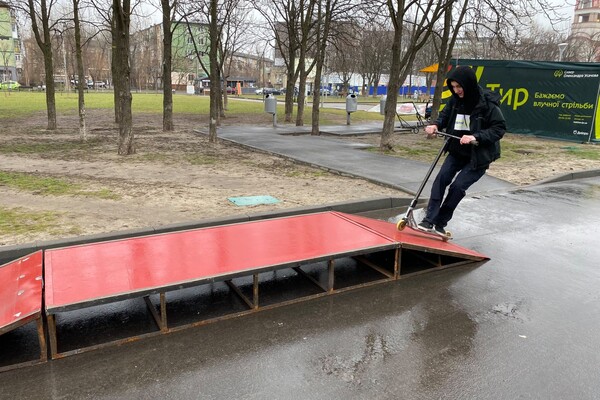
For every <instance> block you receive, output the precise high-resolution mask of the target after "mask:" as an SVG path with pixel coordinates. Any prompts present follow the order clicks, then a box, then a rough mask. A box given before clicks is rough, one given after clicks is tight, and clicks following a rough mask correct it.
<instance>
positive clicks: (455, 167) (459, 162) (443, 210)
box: [423, 154, 486, 228]
mask: <svg viewBox="0 0 600 400" xmlns="http://www.w3.org/2000/svg"><path fill="white" fill-rule="evenodd" d="M485 171H486V169H485V168H481V169H473V168H472V167H471V162H470V160H463V159H460V158H457V157H454V156H453V155H452V154H448V156H446V159H445V160H444V163H443V164H442V168H441V169H440V172H439V173H438V174H437V176H436V177H435V180H434V181H433V186H432V188H431V197H430V198H429V204H428V205H427V215H426V216H425V218H424V219H423V220H424V221H426V222H430V223H432V224H434V225H436V226H439V227H442V228H443V227H445V226H446V225H447V224H448V221H450V220H451V219H452V215H453V214H454V210H455V209H456V207H458V203H460V201H461V200H462V199H463V197H465V195H466V194H467V189H469V188H470V187H471V185H473V184H474V183H475V182H477V181H478V180H479V179H481V177H482V176H483V175H484V174H485ZM457 174H458V175H457ZM455 177H456V178H455ZM453 179H454V181H452V180H453ZM448 186H450V187H449V188H448V194H447V195H446V198H444V193H446V188H447V187H448ZM442 200H443V202H442Z"/></svg>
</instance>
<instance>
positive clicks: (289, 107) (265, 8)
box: [252, 0, 304, 122]
mask: <svg viewBox="0 0 600 400" xmlns="http://www.w3.org/2000/svg"><path fill="white" fill-rule="evenodd" d="M252 3H253V4H254V7H255V9H256V10H257V11H258V12H259V13H260V14H261V15H262V17H263V18H264V20H265V25H266V26H265V30H268V31H269V32H272V34H273V35H274V41H275V46H274V48H275V63H277V62H279V60H281V62H283V64H284V65H285V71H286V92H285V122H292V113H293V111H294V88H295V85H296V81H297V80H298V74H299V68H298V65H299V63H298V61H297V60H298V52H299V48H300V40H299V36H298V32H299V30H300V14H301V13H302V9H301V7H302V5H303V4H304V1H303V0H300V1H299V2H298V1H297V0H252ZM303 99H304V97H302V101H303ZM298 101H299V102H300V98H298Z"/></svg>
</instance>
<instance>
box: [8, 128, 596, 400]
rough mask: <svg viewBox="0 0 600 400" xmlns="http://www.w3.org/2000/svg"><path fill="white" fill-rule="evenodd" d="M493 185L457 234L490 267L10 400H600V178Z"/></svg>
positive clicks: (468, 202)
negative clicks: (486, 260)
mask: <svg viewBox="0 0 600 400" xmlns="http://www.w3.org/2000/svg"><path fill="white" fill-rule="evenodd" d="M300 137H302V136H294V137H293V138H300ZM328 140H329V139H328ZM354 151H356V150H354ZM361 167H362V168H364V169H365V170H367V169H368V165H367V162H366V161H365V163H364V165H362V166H361ZM387 168H389V169H394V168H396V166H394V167H391V166H388V167H387ZM417 172H419V173H420V172H422V171H421V170H419V171H417ZM394 173H395V174H396V175H398V176H402V175H403V173H402V170H396V171H394ZM398 179H399V180H400V179H403V180H405V181H407V182H408V181H411V182H412V181H416V180H417V179H416V177H404V178H398ZM494 182H495V181H491V184H490V186H491V189H492V190H487V191H486V190H481V187H480V188H479V189H478V190H475V191H474V194H473V195H471V196H469V197H468V198H466V199H465V200H464V201H463V202H462V203H461V205H460V206H459V209H458V210H457V212H456V214H455V218H454V219H453V220H452V221H451V224H450V226H449V228H451V230H452V231H453V235H454V241H455V242H456V243H457V244H459V245H461V246H464V247H467V248H470V249H473V250H476V251H478V252H481V253H483V254H485V255H487V256H489V257H490V261H488V262H487V263H485V264H483V265H479V266H463V267H456V268H449V269H444V270H438V271H433V272H430V273H426V274H422V275H416V276H411V277H408V278H406V279H401V280H399V281H395V282H389V283H382V284H378V285H375V286H371V287H367V288H362V289H357V290H352V291H348V292H345V293H340V294H336V295H333V296H327V297H323V298H320V299H315V300H311V301H307V302H303V303H299V304H294V305H289V306H285V307H280V308H276V309H272V310H265V311H261V312H258V313H255V314H250V315H246V316H243V317H239V318H234V319H230V320H226V321H220V322H218V323H212V324H209V325H205V326H200V327H196V328H191V329H187V330H183V331H180V332H176V333H171V334H168V335H164V336H158V337H153V338H148V339H144V340H142V341H139V342H135V343H129V344H126V345H123V346H120V347H110V348H106V349H102V350H97V351H93V352H89V353H84V354H80V355H76V356H71V357H67V358H65V359H61V360H54V361H51V362H48V363H45V364H41V365H37V366H33V367H28V368H25V369H18V370H13V371H8V372H4V373H1V374H0V399H342V398H344V399H517V398H519V399H521V398H522V399H598V398H600V380H599V379H598V372H597V371H598V368H599V367H600V352H598V350H597V349H598V348H600V335H599V334H598V332H600V293H599V291H598V286H599V283H600V268H599V265H600V261H599V260H600V247H599V246H597V244H596V241H597V239H598V238H599V237H600V228H599V227H598V226H599V224H598V217H597V216H598V215H599V214H600V178H598V177H592V178H587V179H577V180H568V181H563V182H555V183H548V184H544V185H538V186H530V187H523V188H515V187H511V186H510V185H506V186H505V184H503V183H502V182H500V183H499V184H498V185H497V186H495V185H494ZM399 212H400V210H393V209H389V210H383V211H374V212H371V213H367V215H368V216H371V217H376V218H381V219H386V220H387V219H392V220H393V219H394V217H395V216H396V215H397V214H398V213H399ZM124 315H125V317H124V318H125V319H127V318H129V317H127V314H124ZM124 323H125V321H123V324H124ZM83 333H85V332H82V334H83Z"/></svg>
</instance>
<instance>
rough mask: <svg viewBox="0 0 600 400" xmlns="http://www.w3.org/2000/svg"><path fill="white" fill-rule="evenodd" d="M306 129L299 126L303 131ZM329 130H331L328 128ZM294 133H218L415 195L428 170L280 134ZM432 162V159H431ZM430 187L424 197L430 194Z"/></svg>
mask: <svg viewBox="0 0 600 400" xmlns="http://www.w3.org/2000/svg"><path fill="white" fill-rule="evenodd" d="M304 128H306V127H302V129H304ZM327 129H331V128H327ZM360 129H361V128H360V126H354V125H350V126H348V125H344V126H341V127H338V128H337V131H338V132H340V131H344V130H346V131H347V132H349V133H350V132H359V131H360ZM292 130H294V127H278V128H270V127H251V128H247V127H233V126H232V127H223V128H220V129H219V131H218V136H219V137H220V138H221V139H224V140H229V141H232V142H235V143H238V144H241V145H244V146H247V147H250V148H253V149H257V150H260V151H266V152H269V153H272V154H277V155H280V156H283V157H288V158H292V159H294V160H296V161H300V162H303V163H306V164H308V165H313V166H318V167H322V168H325V169H328V170H331V171H337V172H340V173H343V174H346V175H351V176H356V177H360V178H363V179H366V180H369V181H372V182H377V183H381V184H384V185H387V186H389V187H392V188H396V189H398V190H401V191H403V192H405V193H409V194H414V193H415V192H416V191H417V190H418V188H419V186H420V184H421V181H422V180H423V178H424V177H425V175H426V172H427V170H428V169H429V164H428V163H423V162H419V161H413V160H407V159H402V158H398V157H392V156H382V155H380V154H373V153H370V152H368V151H361V150H359V149H357V147H358V148H361V147H363V145H362V144H361V146H356V144H352V143H349V142H348V141H340V140H337V139H335V138H333V137H324V136H313V135H301V136H290V135H289V134H287V135H283V134H281V132H287V133H289V132H290V131H292ZM432 161H433V160H432ZM511 187H514V185H512V184H511V183H508V182H506V181H502V180H500V179H496V178H493V177H490V176H487V175H486V176H484V177H483V178H482V179H481V180H480V181H479V182H477V183H476V184H475V185H473V187H472V188H471V190H470V193H479V192H487V191H490V190H498V189H508V188H511ZM429 189H430V187H429V185H428V186H426V188H425V193H424V195H425V196H428V195H429Z"/></svg>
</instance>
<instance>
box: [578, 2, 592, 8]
mask: <svg viewBox="0 0 600 400" xmlns="http://www.w3.org/2000/svg"><path fill="white" fill-rule="evenodd" d="M577 5H578V7H577V8H578V9H579V10H583V9H585V8H592V0H580V1H579V3H578V4H577Z"/></svg>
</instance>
